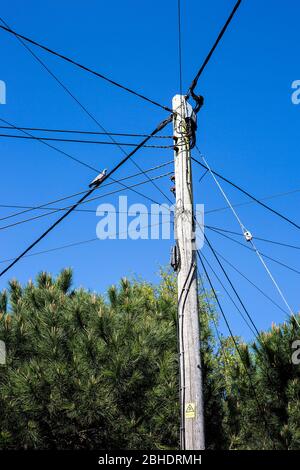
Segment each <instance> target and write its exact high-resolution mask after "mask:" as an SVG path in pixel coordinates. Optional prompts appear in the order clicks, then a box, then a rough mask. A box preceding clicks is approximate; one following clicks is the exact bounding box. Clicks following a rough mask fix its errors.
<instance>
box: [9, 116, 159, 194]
mask: <svg viewBox="0 0 300 470" xmlns="http://www.w3.org/2000/svg"><path fill="white" fill-rule="evenodd" d="M0 121H2V122H5V123H6V124H8V125H9V126H10V127H11V128H13V129H16V130H19V131H21V132H23V133H24V134H27V135H29V136H31V137H33V136H32V134H30V133H29V132H27V131H25V130H22V129H21V128H19V127H17V126H15V125H14V124H11V123H10V122H8V121H6V120H5V119H3V118H0ZM99 125H100V124H99ZM101 127H102V126H101ZM147 137H149V139H150V138H152V136H147ZM149 139H147V140H149ZM36 140H37V141H38V142H41V143H42V144H44V145H46V146H47V147H50V148H51V149H52V150H55V151H56V152H58V153H60V154H62V155H64V156H66V157H68V158H70V159H71V160H74V161H76V162H77V163H79V164H81V165H83V166H85V167H87V168H89V169H90V170H93V171H94V172H95V173H98V174H99V173H100V170H99V169H96V168H94V167H93V166H91V165H88V164H87V163H85V162H83V161H82V160H79V159H78V158H76V157H74V156H72V155H71V154H69V153H67V152H65V151H64V150H61V149H59V148H58V147H55V146H54V145H52V144H49V143H48V142H44V141H43V140H42V139H41V138H37V139H36ZM120 148H121V147H120ZM121 150H123V149H122V148H121ZM124 153H125V155H126V156H127V155H128V154H127V153H126V152H124ZM132 162H133V163H134V164H135V166H136V167H137V168H138V169H139V170H140V171H141V172H142V173H143V174H144V175H145V176H146V177H147V178H148V179H149V177H148V175H147V173H146V172H144V170H143V169H142V168H141V167H140V166H139V165H138V164H137V163H136V162H134V161H133V160H132ZM110 178H111V177H110ZM111 179H112V181H113V182H114V183H117V182H119V181H118V180H114V179H113V178H111ZM150 180H151V178H150ZM119 184H120V185H121V186H122V187H123V188H125V189H128V187H127V186H126V185H125V184H124V183H121V182H119ZM153 184H154V186H155V187H156V185H155V183H153ZM131 191H133V192H134V193H136V194H138V195H139V196H142V197H144V198H146V199H148V200H152V199H151V198H150V197H148V196H146V195H145V194H143V193H140V192H137V191H136V190H134V189H131ZM163 194H164V193H163ZM152 202H153V201H152Z"/></svg>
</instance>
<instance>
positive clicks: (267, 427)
mask: <svg viewBox="0 0 300 470" xmlns="http://www.w3.org/2000/svg"><path fill="white" fill-rule="evenodd" d="M197 254H198V258H199V260H200V263H201V265H202V268H203V270H204V273H205V276H206V278H207V280H208V282H209V285H210V288H211V290H212V292H213V295H214V298H215V299H216V302H217V304H218V307H219V309H220V312H221V315H222V317H223V319H224V321H225V324H226V327H227V329H228V331H229V334H230V337H231V339H232V341H233V344H234V347H235V349H236V351H237V353H238V356H239V358H240V361H241V364H242V365H243V368H244V370H245V372H246V374H247V376H248V379H249V383H250V387H251V390H252V393H253V397H254V399H255V401H256V404H257V408H258V411H259V416H261V417H262V419H263V422H264V426H265V429H266V432H267V434H268V435H269V438H270V440H271V442H272V444H273V447H274V449H275V445H274V442H273V440H272V436H271V433H270V431H269V425H268V423H267V420H266V417H265V413H264V407H263V405H261V403H260V401H259V399H258V396H257V393H256V390H255V387H254V384H253V381H252V377H251V374H250V372H249V370H248V367H247V365H246V364H245V363H244V360H243V356H242V354H241V351H240V348H239V346H238V344H237V341H236V339H235V337H234V335H233V332H232V329H231V326H230V324H229V322H228V320H227V317H226V315H225V312H224V310H223V308H222V305H221V303H220V300H219V297H218V295H217V293H216V290H215V288H214V286H213V284H212V281H211V279H210V276H209V274H208V272H207V269H206V267H205V264H204V262H203V260H202V257H201V256H200V253H199V251H197Z"/></svg>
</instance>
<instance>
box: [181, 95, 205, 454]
mask: <svg viewBox="0 0 300 470" xmlns="http://www.w3.org/2000/svg"><path fill="white" fill-rule="evenodd" d="M173 111H174V121H173V125H174V145H175V191H176V209H175V239H176V257H177V259H178V263H177V264H178V266H177V285H178V335H179V357H180V409H181V430H180V442H181V449H183V450H185V449H186V450H202V449H204V448H205V442H204V417H203V415H204V408H203V390H202V369H201V358H200V325H199V310H198V285H197V257H196V254H197V253H196V251H195V250H196V246H195V242H196V240H195V221H194V214H193V190H192V172H191V158H190V145H189V137H188V130H187V129H188V122H187V120H186V118H191V116H192V108H191V106H190V105H189V104H188V103H187V101H186V99H185V96H182V95H176V96H174V98H173Z"/></svg>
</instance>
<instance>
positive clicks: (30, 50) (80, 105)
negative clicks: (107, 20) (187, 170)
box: [0, 18, 171, 202]
mask: <svg viewBox="0 0 300 470" xmlns="http://www.w3.org/2000/svg"><path fill="white" fill-rule="evenodd" d="M0 20H1V21H2V23H3V24H4V25H5V27H6V28H8V29H10V30H12V28H11V27H10V25H8V24H7V23H6V22H5V21H4V19H3V18H0ZM15 37H16V39H17V40H18V41H19V42H20V43H21V44H22V46H24V47H25V49H26V50H27V51H28V52H29V53H30V54H31V55H32V56H33V57H34V59H35V60H36V61H37V62H38V63H39V64H40V65H41V66H42V67H43V68H44V69H45V70H46V71H47V72H48V73H49V74H50V75H51V77H52V78H53V79H54V80H55V81H56V82H57V83H58V84H59V85H60V86H61V87H62V89H63V90H64V91H65V92H66V93H67V94H68V95H69V96H70V97H71V98H72V99H73V100H74V101H75V102H76V104H77V105H78V106H79V107H80V109H81V110H82V111H83V112H84V113H85V114H86V115H87V116H88V117H89V118H90V119H92V121H93V122H94V123H95V124H96V125H97V126H98V127H99V128H100V129H101V130H102V131H103V132H104V133H105V134H106V135H107V136H108V138H109V139H110V140H111V141H112V142H114V143H115V144H116V145H117V146H118V148H119V149H120V150H121V152H122V153H123V154H124V155H127V153H126V152H125V150H124V149H123V147H122V146H121V145H119V144H117V143H116V141H115V138H114V137H113V136H112V135H111V134H108V132H107V130H106V129H105V127H104V126H103V125H102V124H101V123H100V122H99V120H98V119H96V117H95V116H94V115H93V114H92V113H91V112H90V111H89V110H88V109H87V107H86V106H84V104H83V103H82V102H81V101H80V100H79V99H78V98H77V97H76V96H75V95H74V93H72V92H71V90H70V89H69V88H68V87H67V86H66V85H65V84H64V83H63V82H62V80H60V79H59V78H58V77H57V75H55V74H54V73H53V72H52V70H50V68H49V67H48V66H47V65H46V64H45V63H44V61H43V60H42V59H40V58H39V57H38V56H37V55H36V54H35V52H34V51H33V50H32V49H31V48H30V47H29V46H28V44H27V43H26V42H25V41H24V40H23V39H22V38H21V37H19V36H15ZM22 132H23V133H25V134H27V135H32V134H29V133H28V132H24V131H22ZM152 137H153V136H152ZM41 142H42V140H41ZM44 143H45V144H46V145H48V146H50V145H49V144H47V142H44ZM51 148H53V149H54V148H56V147H54V146H53V145H51ZM65 155H69V157H70V154H66V152H65ZM76 160H77V161H78V159H76ZM131 161H132V163H133V165H134V166H136V167H137V168H138V169H139V170H140V171H143V169H142V168H141V166H140V165H138V163H136V162H135V160H134V159H131ZM145 176H146V177H147V178H148V179H149V180H151V179H150V178H149V177H148V175H147V173H145ZM152 185H153V186H154V187H155V188H156V189H157V190H158V191H159V192H160V193H161V194H162V195H163V196H164V197H166V199H168V200H169V202H171V201H170V199H169V198H168V196H167V195H166V194H165V193H164V192H163V191H162V190H161V189H160V188H159V186H157V185H156V183H155V182H154V181H152ZM122 186H123V187H126V186H125V185H124V184H122ZM132 191H134V192H135V190H132Z"/></svg>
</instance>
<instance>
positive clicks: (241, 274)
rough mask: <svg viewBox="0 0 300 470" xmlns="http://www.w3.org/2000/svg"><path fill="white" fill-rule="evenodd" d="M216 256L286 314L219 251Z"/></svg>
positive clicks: (282, 310)
mask: <svg viewBox="0 0 300 470" xmlns="http://www.w3.org/2000/svg"><path fill="white" fill-rule="evenodd" d="M215 251H216V253H217V255H218V256H220V258H221V259H222V260H223V261H225V263H227V264H228V265H229V266H230V267H231V268H232V269H233V270H234V271H236V272H237V273H238V274H239V275H240V276H241V277H243V278H244V279H245V280H246V281H247V282H248V283H249V284H251V285H252V286H253V287H254V288H255V289H256V290H258V292H260V293H261V294H262V295H263V296H264V297H265V298H266V299H268V300H269V301H270V302H272V304H273V305H275V306H276V307H277V308H278V309H279V310H281V312H283V313H285V314H288V312H287V311H286V310H284V309H283V308H282V307H281V306H280V305H279V304H278V303H277V302H275V300H273V299H272V298H271V297H270V296H269V295H268V294H266V293H265V292H264V291H263V290H262V289H261V288H260V287H258V285H256V284H255V283H254V282H253V281H251V279H249V278H248V277H247V276H246V275H245V274H244V273H242V272H241V271H240V270H239V269H238V268H237V267H236V266H234V265H233V264H232V263H231V262H230V261H228V259H226V258H225V257H224V256H223V255H222V254H221V253H220V252H219V251H217V250H215Z"/></svg>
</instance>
